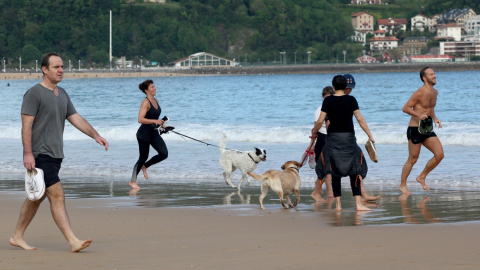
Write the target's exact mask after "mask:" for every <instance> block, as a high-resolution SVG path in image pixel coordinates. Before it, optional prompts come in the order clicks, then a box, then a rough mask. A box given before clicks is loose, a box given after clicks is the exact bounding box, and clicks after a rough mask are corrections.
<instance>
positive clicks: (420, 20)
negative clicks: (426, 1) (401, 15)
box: [410, 14, 437, 32]
mask: <svg viewBox="0 0 480 270" xmlns="http://www.w3.org/2000/svg"><path fill="white" fill-rule="evenodd" d="M410 24H411V27H410V30H412V31H414V30H418V31H420V32H423V31H425V29H428V31H430V32H434V31H435V27H436V25H437V21H436V20H434V19H433V18H432V17H428V16H425V15H423V14H418V15H415V16H414V17H412V18H411V19H410Z"/></svg>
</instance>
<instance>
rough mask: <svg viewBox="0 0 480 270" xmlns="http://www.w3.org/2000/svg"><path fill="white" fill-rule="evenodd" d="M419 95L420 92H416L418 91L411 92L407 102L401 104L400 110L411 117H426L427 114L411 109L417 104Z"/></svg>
mask: <svg viewBox="0 0 480 270" xmlns="http://www.w3.org/2000/svg"><path fill="white" fill-rule="evenodd" d="M419 95H420V94H419V93H418V91H416V92H415V93H413V94H412V96H411V97H410V99H408V101H407V103H405V105H404V106H403V108H402V111H403V112H404V113H406V114H409V115H411V116H413V117H416V118H418V119H422V120H423V119H426V118H427V117H428V115H426V114H425V113H420V112H417V111H415V110H414V109H413V108H414V107H415V105H417V103H418V100H419Z"/></svg>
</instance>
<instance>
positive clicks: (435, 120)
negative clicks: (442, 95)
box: [431, 90, 442, 128]
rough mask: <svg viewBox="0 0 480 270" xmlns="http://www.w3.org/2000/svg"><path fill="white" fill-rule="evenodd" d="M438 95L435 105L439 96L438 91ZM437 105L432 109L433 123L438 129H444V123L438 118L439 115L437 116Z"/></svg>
mask: <svg viewBox="0 0 480 270" xmlns="http://www.w3.org/2000/svg"><path fill="white" fill-rule="evenodd" d="M435 91H436V93H435V101H434V102H433V104H435V105H436V104H437V95H438V91H437V90H435ZM435 105H434V106H433V108H432V115H431V116H432V118H433V122H434V123H435V126H437V125H438V128H442V121H440V120H439V119H438V118H437V115H435Z"/></svg>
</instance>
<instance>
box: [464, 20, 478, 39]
mask: <svg viewBox="0 0 480 270" xmlns="http://www.w3.org/2000/svg"><path fill="white" fill-rule="evenodd" d="M463 30H465V33H467V35H472V36H480V15H477V16H473V17H471V18H469V19H468V20H467V22H466V23H465V27H464V28H463Z"/></svg>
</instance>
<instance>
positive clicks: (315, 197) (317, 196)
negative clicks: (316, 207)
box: [310, 191, 327, 203]
mask: <svg viewBox="0 0 480 270" xmlns="http://www.w3.org/2000/svg"><path fill="white" fill-rule="evenodd" d="M310 197H312V199H313V200H315V202H317V203H318V202H326V201H327V200H325V199H324V198H322V196H321V195H320V194H318V193H317V192H315V191H313V192H312V194H310Z"/></svg>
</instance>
